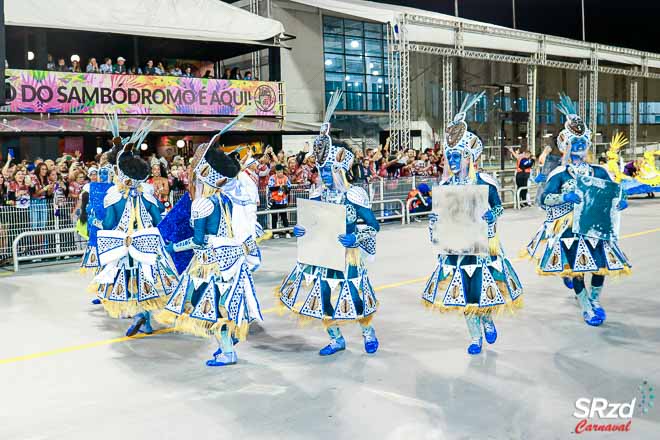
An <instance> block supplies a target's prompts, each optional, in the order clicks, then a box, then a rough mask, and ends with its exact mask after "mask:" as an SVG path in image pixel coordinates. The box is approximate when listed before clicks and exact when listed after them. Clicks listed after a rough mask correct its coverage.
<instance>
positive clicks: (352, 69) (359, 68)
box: [346, 55, 364, 73]
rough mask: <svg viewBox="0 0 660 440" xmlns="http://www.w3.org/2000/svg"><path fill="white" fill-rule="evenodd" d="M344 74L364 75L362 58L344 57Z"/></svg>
mask: <svg viewBox="0 0 660 440" xmlns="http://www.w3.org/2000/svg"><path fill="white" fill-rule="evenodd" d="M346 73H364V57H363V56H348V55H346Z"/></svg>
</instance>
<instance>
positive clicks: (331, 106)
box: [313, 90, 355, 171]
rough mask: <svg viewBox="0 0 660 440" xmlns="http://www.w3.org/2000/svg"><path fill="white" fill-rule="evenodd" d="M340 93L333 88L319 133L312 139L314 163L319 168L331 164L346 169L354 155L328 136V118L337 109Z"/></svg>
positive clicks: (348, 167)
mask: <svg viewBox="0 0 660 440" xmlns="http://www.w3.org/2000/svg"><path fill="white" fill-rule="evenodd" d="M342 95H343V93H342V91H341V90H335V92H334V93H333V94H332V98H330V101H329V102H328V106H327V108H326V110H325V117H324V118H323V124H321V129H320V132H319V135H318V136H316V139H314V149H313V152H314V156H315V157H316V165H317V166H318V167H319V168H323V167H324V166H326V165H331V166H332V167H333V168H341V169H343V170H344V171H348V170H349V169H350V167H351V165H352V163H353V159H354V157H355V156H354V154H353V152H351V151H350V150H348V149H346V148H342V147H338V146H336V145H332V139H331V138H330V119H331V118H332V115H333V114H334V112H335V110H336V109H337V106H338V105H339V102H340V101H341V98H342Z"/></svg>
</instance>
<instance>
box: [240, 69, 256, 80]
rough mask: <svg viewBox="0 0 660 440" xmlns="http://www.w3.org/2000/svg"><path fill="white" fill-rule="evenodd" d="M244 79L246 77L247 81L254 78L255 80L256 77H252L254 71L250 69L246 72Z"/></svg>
mask: <svg viewBox="0 0 660 440" xmlns="http://www.w3.org/2000/svg"><path fill="white" fill-rule="evenodd" d="M243 79H244V80H245V81H252V80H254V78H252V72H251V71H249V70H248V71H247V72H245V75H243Z"/></svg>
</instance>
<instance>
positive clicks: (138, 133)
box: [113, 114, 153, 187]
mask: <svg viewBox="0 0 660 440" xmlns="http://www.w3.org/2000/svg"><path fill="white" fill-rule="evenodd" d="M115 118H116V114H115ZM152 125H153V122H152V121H149V120H148V119H144V120H142V122H141V123H140V125H139V126H138V127H137V130H135V132H133V134H132V135H131V136H129V137H128V138H127V139H121V141H120V145H121V146H120V147H118V146H117V145H116V146H115V147H113V150H114V149H115V148H117V147H118V148H119V153H118V154H117V178H118V179H119V182H120V183H122V184H124V185H126V186H129V187H135V186H137V185H138V184H140V183H142V182H144V181H145V180H147V178H148V177H149V172H150V167H149V164H148V163H147V161H146V160H144V159H142V158H141V157H140V155H139V153H137V152H136V148H139V146H140V145H142V143H143V142H144V140H145V139H146V138H147V136H148V135H149V132H150V131H151V126H152ZM117 127H118V125H117ZM113 134H115V133H113ZM118 135H119V129H118V128H117V131H116V135H115V139H116V138H118Z"/></svg>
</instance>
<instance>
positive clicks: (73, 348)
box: [0, 328, 174, 365]
mask: <svg viewBox="0 0 660 440" xmlns="http://www.w3.org/2000/svg"><path fill="white" fill-rule="evenodd" d="M173 331H174V329H172V328H164V329H162V330H156V331H154V332H153V333H152V334H150V335H147V334H144V333H138V334H137V335H135V336H131V337H128V336H123V337H121V338H114V339H106V340H104V341H96V342H89V343H87V344H80V345H72V346H71V347H62V348H57V349H55V350H50V351H42V352H40V353H32V354H26V355H23V356H16V357H12V358H7V359H0V365H2V364H11V363H14V362H21V361H29V360H32V359H38V358H42V357H46V356H54V355H57V354H63V353H70V352H72V351H79V350H86V349H88V348H94V347H100V346H102V345H110V344H115V343H117V342H125V341H130V340H131V339H143V338H149V337H151V336H156V335H162V334H164V333H171V332H173Z"/></svg>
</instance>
